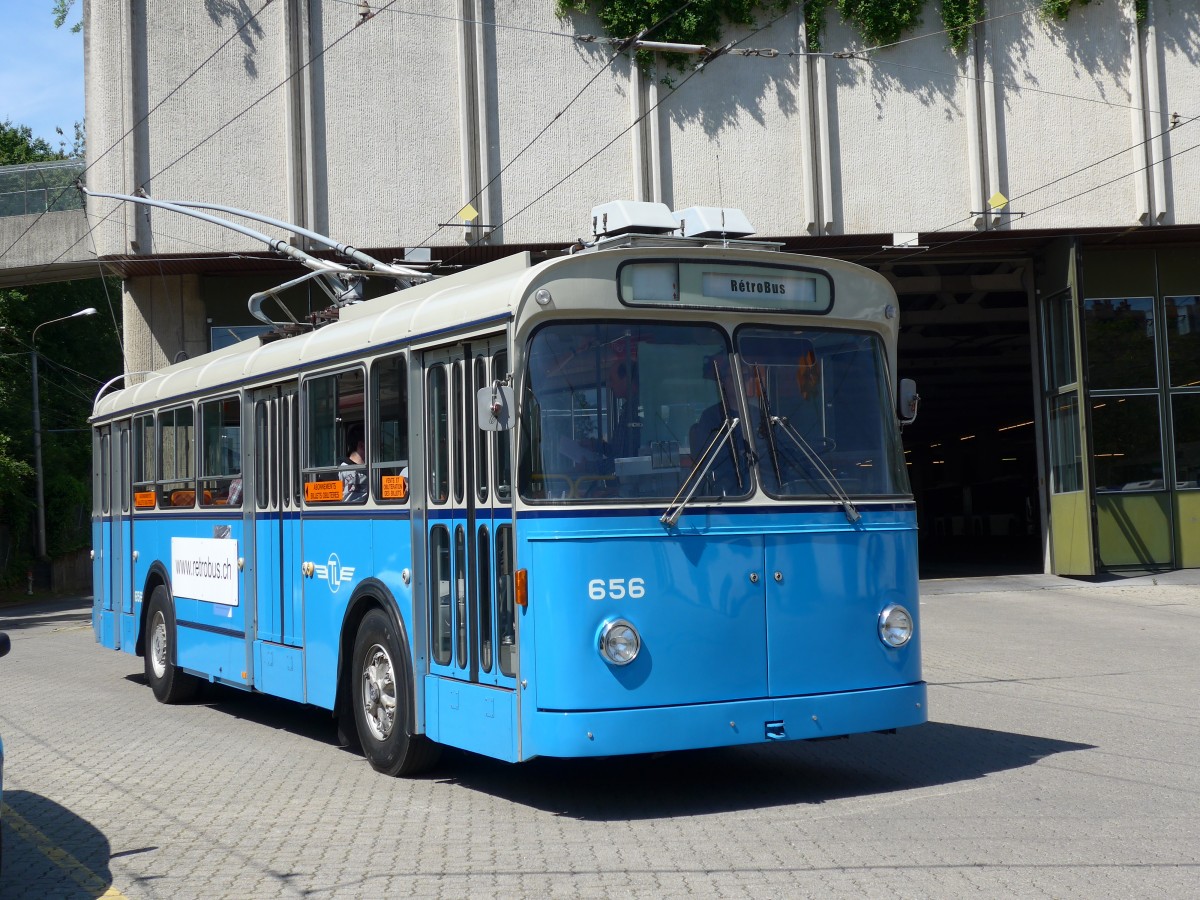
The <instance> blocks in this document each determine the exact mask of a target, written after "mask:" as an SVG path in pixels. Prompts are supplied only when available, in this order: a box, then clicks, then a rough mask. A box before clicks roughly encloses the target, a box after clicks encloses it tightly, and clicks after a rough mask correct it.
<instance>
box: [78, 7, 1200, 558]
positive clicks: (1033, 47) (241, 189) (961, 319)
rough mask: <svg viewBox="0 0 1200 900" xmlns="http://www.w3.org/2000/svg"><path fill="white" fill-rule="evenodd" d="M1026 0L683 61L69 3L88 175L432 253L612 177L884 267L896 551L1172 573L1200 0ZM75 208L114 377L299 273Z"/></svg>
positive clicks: (576, 43)
mask: <svg viewBox="0 0 1200 900" xmlns="http://www.w3.org/2000/svg"><path fill="white" fill-rule="evenodd" d="M1039 6H1040V4H1038V3H1030V2H1029V0H988V2H987V4H986V20H985V21H984V22H982V23H980V24H978V25H976V26H975V27H974V29H973V34H972V36H971V39H970V42H969V46H968V48H967V49H966V51H965V52H964V53H961V54H960V53H955V52H954V51H952V50H951V49H950V48H949V46H948V42H947V39H946V35H945V34H944V33H943V32H942V31H941V30H940V29H941V22H940V18H939V17H938V15H937V11H938V0H930V2H929V3H928V4H927V7H926V10H925V13H924V24H923V25H922V26H920V27H919V28H918V29H917V30H916V31H915V32H913V33H910V34H907V35H905V37H904V39H903V40H902V41H901V42H900V43H899V44H897V45H894V46H890V47H886V48H870V47H866V46H864V45H863V40H862V38H861V37H860V36H859V34H858V32H857V31H856V30H855V29H853V28H851V27H850V26H848V25H846V24H845V23H843V22H841V21H840V20H839V19H838V16H837V14H836V12H835V11H834V10H832V9H831V10H830V11H829V12H828V13H827V22H826V28H825V30H824V34H823V35H822V37H821V41H822V46H823V51H822V52H821V53H809V52H806V51H805V49H804V48H805V47H806V46H807V35H806V33H805V24H804V20H803V16H802V14H801V12H800V10H799V9H798V8H793V9H792V10H791V11H790V12H788V13H786V14H784V15H782V16H780V17H779V18H777V19H775V20H773V21H767V20H766V19H764V20H763V21H762V22H761V23H760V26H761V27H758V28H754V29H741V30H737V29H734V30H730V31H729V33H728V34H727V36H726V37H727V39H728V40H730V41H736V42H737V43H736V44H734V46H732V47H729V48H728V50H727V51H726V52H724V53H721V54H719V55H716V56H715V57H714V58H712V59H709V60H707V61H706V62H705V63H704V64H703V65H702V66H700V67H698V68H696V67H691V66H690V65H689V67H686V68H684V69H682V70H681V69H676V68H672V67H671V66H669V65H668V63H667V60H666V59H664V58H661V57H660V58H657V59H655V60H654V61H653V63H652V64H651V65H650V66H649V67H646V68H641V67H639V66H638V65H637V64H636V63H635V62H634V60H633V58H632V57H631V56H630V54H629V53H623V52H619V49H618V48H615V47H614V46H613V45H612V44H610V43H606V42H604V41H600V40H595V39H589V36H594V35H598V34H601V28H600V25H599V23H598V22H597V21H596V20H594V19H591V18H589V17H587V16H583V15H580V16H575V17H572V18H570V19H567V20H562V19H559V18H557V17H556V16H555V14H554V3H553V0H538V2H525V0H522V2H517V0H452V2H451V0H444V2H435V0H417V2H404V3H381V2H376V3H371V4H369V5H367V4H360V3H355V2H347V0H273V2H265V3H261V2H254V3H250V2H241V0H237V2H234V0H206V2H204V3H203V4H150V3H148V2H147V0H121V2H105V3H100V2H87V3H86V4H85V17H84V21H85V28H86V38H87V40H86V53H87V62H86V65H87V69H86V72H87V128H88V171H87V175H86V180H87V183H88V185H89V187H90V188H91V189H93V190H97V191H104V192H114V193H126V194H129V193H134V192H136V191H139V190H140V191H145V192H147V193H148V194H149V195H151V196H153V197H156V198H159V199H166V200H179V199H185V200H193V201H204V202H210V203H219V204H226V205H230V206H236V207H242V208H246V209H253V210H255V211H257V212H261V213H265V214H267V215H270V216H274V217H276V218H279V219H284V220H287V221H290V222H294V223H296V224H298V225H301V226H304V227H307V228H310V229H313V230H316V231H318V232H322V233H325V234H330V235H332V236H334V237H336V238H338V239H339V240H343V241H346V242H348V243H352V244H354V245H355V246H358V247H362V248H364V249H368V250H369V251H370V252H372V253H373V254H374V255H376V256H379V257H382V258H385V259H391V258H403V257H404V256H405V253H406V250H407V249H408V248H429V249H430V253H431V255H432V257H433V258H434V259H440V260H443V261H444V262H445V263H447V264H448V265H452V266H457V265H470V264H472V263H475V262H479V261H482V260H485V259H491V258H495V257H497V256H501V255H505V254H506V253H509V252H512V251H513V250H514V249H515V248H527V247H535V248H540V249H546V250H557V249H559V248H561V247H563V246H564V245H566V244H568V243H570V242H572V241H573V240H574V239H576V238H578V237H581V236H582V237H585V238H586V237H589V236H590V221H589V211H590V209H591V207H592V206H593V205H595V204H598V203H601V202H604V201H606V200H610V199H617V198H621V199H637V200H654V201H661V202H664V203H666V204H667V205H668V206H670V207H672V208H674V209H681V208H684V207H687V206H690V205H710V206H712V205H727V206H736V207H739V208H741V209H743V210H744V211H745V212H746V213H747V215H748V216H749V218H750V220H751V221H752V222H753V223H754V225H755V226H756V227H757V230H758V234H759V235H760V236H763V237H768V238H772V239H777V240H781V241H783V242H784V243H785V245H786V246H787V248H788V249H802V250H804V251H805V252H813V253H823V254H828V255H833V256H838V257H841V258H846V259H850V260H853V261H857V262H861V263H862V264H864V265H868V266H871V267H873V268H876V269H878V270H880V271H881V272H883V273H884V274H885V275H887V277H889V279H891V281H892V283H893V284H894V286H895V287H896V289H897V292H898V294H899V296H900V300H901V318H902V323H903V332H902V338H901V368H902V370H904V371H903V374H905V375H909V376H912V377H915V378H917V379H918V383H919V384H920V386H921V391H922V395H923V398H924V407H923V411H922V417H921V419H919V420H918V422H917V423H916V424H915V425H913V426H912V427H911V428H910V429H909V430H908V431H907V432H906V435H905V439H906V447H907V449H908V451H909V460H910V472H911V474H912V480H913V483H914V487H915V490H916V492H917V496H918V502H919V506H920V509H921V513H920V515H921V524H922V550H923V554H925V558H928V559H939V558H940V559H941V561H942V562H943V563H944V564H946V565H947V567H948V568H954V567H955V566H958V565H968V566H969V565H972V564H980V565H987V564H992V563H996V562H997V561H999V560H1006V561H1010V562H1012V561H1016V564H1017V565H1019V566H1026V567H1028V568H1030V569H1043V568H1044V569H1046V570H1048V571H1053V572H1058V573H1060V574H1090V573H1092V572H1095V571H1097V570H1099V569H1105V568H1121V567H1125V566H1150V567H1162V568H1171V567H1183V566H1200V549H1197V548H1200V488H1198V484H1200V434H1197V429H1198V427H1200V426H1198V425H1197V423H1198V422H1200V373H1196V372H1194V371H1193V368H1192V367H1191V366H1190V364H1189V363H1188V362H1187V360H1189V359H1200V346H1198V345H1197V341H1198V340H1200V338H1197V335H1200V309H1198V308H1197V299H1198V298H1200V266H1197V265H1196V263H1195V259H1196V258H1197V251H1198V250H1200V230H1198V229H1197V226H1198V225H1200V192H1197V191H1196V190H1195V186H1196V185H1197V184H1200V153H1193V152H1191V151H1193V150H1195V149H1196V148H1197V147H1198V146H1200V78H1197V66H1198V62H1200V9H1197V7H1196V6H1195V5H1194V4H1191V3H1185V2H1182V0H1148V2H1147V3H1146V4H1145V7H1144V17H1143V18H1142V20H1141V21H1139V20H1138V16H1137V11H1136V10H1135V5H1134V4H1133V3H1131V2H1125V0H1105V2H1102V3H1092V4H1089V5H1087V6H1076V7H1075V8H1073V9H1072V11H1071V13H1070V16H1069V18H1068V19H1067V21H1066V22H1063V23H1058V22H1052V21H1048V20H1046V19H1045V18H1044V17H1042V16H1041V15H1040V14H1039ZM693 59H698V58H693ZM997 194H1002V195H1003V196H1004V198H1006V200H1007V202H1006V203H1005V204H1003V205H1001V204H1000V201H999V199H998V198H997V199H993V198H995V195H997ZM467 203H471V204H473V205H474V207H475V208H476V209H477V210H478V211H479V213H480V215H479V217H478V218H477V219H475V220H474V221H473V223H472V224H469V225H464V222H463V220H462V219H459V218H457V215H458V212H459V210H460V209H461V208H462V207H464V205H465V204H467ZM87 224H88V228H89V229H90V235H89V239H90V240H94V243H95V247H96V252H97V253H98V255H99V256H100V257H101V259H102V260H103V261H104V262H105V264H106V265H108V266H109V267H110V268H111V269H112V270H113V271H115V272H117V273H119V274H120V275H122V276H123V277H124V279H125V280H124V284H125V288H124V312H125V323H126V337H127V340H126V347H127V360H126V362H127V367H128V369H130V370H143V369H154V368H158V367H160V366H162V365H164V364H166V363H168V362H170V361H172V360H174V359H176V358H179V356H180V354H182V353H186V354H195V353H199V352H204V351H205V350H208V349H210V348H211V347H213V346H217V345H219V343H220V342H222V341H224V340H227V339H228V337H226V336H227V335H237V334H240V333H242V332H240V331H239V329H242V328H245V327H246V326H249V325H252V324H254V323H253V320H252V319H251V318H250V317H249V314H248V313H247V311H246V309H245V306H244V302H243V301H244V298H245V297H247V296H248V295H249V294H250V293H251V292H252V291H254V290H257V289H261V288H262V287H266V286H269V285H272V284H276V283H279V282H281V281H284V280H286V279H287V277H289V275H288V273H289V272H293V271H294V270H293V269H291V268H289V265H288V264H283V263H281V262H280V261H278V260H276V259H274V258H271V257H270V256H269V255H267V254H265V253H264V252H263V251H264V248H263V247H262V245H260V244H257V243H255V242H254V241H252V240H250V239H247V238H244V237H242V236H241V235H238V234H235V233H233V232H230V231H224V230H221V229H218V228H215V227H213V226H211V225H209V224H207V223H204V222H201V221H197V220H194V219H189V218H184V217H180V216H178V215H175V214H173V213H170V212H166V211H162V210H150V209H147V208H145V207H137V206H133V205H131V204H123V203H119V202H115V201H110V200H104V199H95V198H94V199H92V200H91V201H90V202H89V204H88V209H87ZM897 233H909V234H915V235H916V238H915V240H910V241H908V243H909V244H912V246H902V245H901V243H898V241H897V238H895V237H894V235H896V234H897ZM278 236H281V237H283V236H285V235H282V234H280V235H278ZM294 243H296V244H297V245H299V246H307V245H306V243H305V241H304V240H303V239H302V238H296V239H295V241H294ZM303 302H305V301H304V300H303V298H302V299H301V303H302V304H303ZM314 302H315V301H314ZM321 305H323V304H321ZM1131 357H1136V358H1137V359H1138V360H1140V362H1139V364H1138V365H1137V366H1132V365H1131V364H1128V360H1129V359H1130V358H1131ZM1118 407H1120V408H1122V409H1123V410H1132V409H1134V408H1136V410H1137V413H1136V415H1133V414H1129V415H1122V416H1119V417H1115V418H1114V417H1112V416H1111V415H1110V413H1112V411H1113V410H1114V409H1116V408H1118ZM1104 410H1108V412H1103V411H1104ZM1133 435H1137V436H1138V437H1136V439H1135V438H1134V437H1132V436H1133ZM1114 461H1120V465H1117V464H1116V463H1115V462H1114Z"/></svg>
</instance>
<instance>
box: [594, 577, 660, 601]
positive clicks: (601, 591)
mask: <svg viewBox="0 0 1200 900" xmlns="http://www.w3.org/2000/svg"><path fill="white" fill-rule="evenodd" d="M645 596H646V579H644V578H630V579H628V580H626V579H624V578H610V579H608V580H607V581H605V580H604V579H603V578H593V579H592V580H591V581H589V582H588V599H589V600H624V599H625V598H626V597H628V598H629V599H630V600H640V599H642V598H643V597H645Z"/></svg>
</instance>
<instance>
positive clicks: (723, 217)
mask: <svg viewBox="0 0 1200 900" xmlns="http://www.w3.org/2000/svg"><path fill="white" fill-rule="evenodd" d="M671 218H673V219H674V220H675V222H676V225H677V226H680V223H682V225H681V226H680V227H681V233H682V234H683V236H684V237H702V238H719V237H726V238H743V237H747V236H749V235H752V234H754V226H753V225H751V224H750V220H749V219H747V218H746V214H745V213H744V212H742V211H741V210H740V209H732V208H731V207H728V206H689V207H688V208H687V209H677V210H675V212H673V213H671Z"/></svg>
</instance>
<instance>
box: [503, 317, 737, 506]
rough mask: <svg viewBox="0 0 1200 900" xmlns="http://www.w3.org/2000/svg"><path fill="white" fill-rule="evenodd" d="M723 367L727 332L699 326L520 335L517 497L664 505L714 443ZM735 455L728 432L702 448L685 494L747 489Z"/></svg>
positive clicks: (729, 406)
mask: <svg viewBox="0 0 1200 900" xmlns="http://www.w3.org/2000/svg"><path fill="white" fill-rule="evenodd" d="M729 371H730V362H729V345H728V341H727V338H726V336H725V334H724V332H722V331H720V330H719V329H717V328H714V327H711V326H707V325H673V324H665V323H661V322H633V323H631V322H628V321H627V322H560V323H554V324H551V325H547V326H545V327H544V328H542V329H540V330H539V331H538V332H537V333H536V334H535V335H534V336H533V338H532V340H531V341H530V345H529V371H528V377H527V378H526V380H525V386H524V396H523V398H522V402H521V424H522V428H521V450H520V466H519V479H520V482H519V487H520V492H521V496H522V497H524V498H525V499H526V500H572V499H574V500H580V501H588V500H593V499H604V498H613V499H626V498H629V499H643V500H645V499H653V500H664V501H666V500H670V499H671V498H673V497H674V496H675V495H676V493H677V492H678V491H679V488H680V486H681V485H682V484H683V483H684V481H685V480H686V479H687V478H688V476H689V475H690V474H691V472H692V469H693V468H694V467H695V466H696V463H697V461H698V460H700V459H701V457H702V456H703V455H704V451H705V449H706V448H707V447H709V445H710V444H714V445H715V443H716V442H715V441H713V440H711V436H712V433H713V432H714V431H718V430H719V429H720V426H721V425H723V424H724V423H726V422H727V421H728V419H729V418H730V417H736V416H738V415H739V413H738V411H737V410H738V403H737V401H736V393H735V392H734V391H733V388H732V385H731V383H730V379H729V378H728V372H729ZM719 383H720V384H723V385H724V387H725V388H726V391H727V393H726V398H725V401H724V403H723V402H722V392H721V390H720V389H719V388H718V384H719ZM739 430H740V429H739ZM743 451H744V444H743V443H742V442H741V439H740V437H739V438H738V439H737V440H727V441H725V443H724V445H723V446H722V447H720V449H719V451H718V450H717V449H716V448H715V446H714V449H713V451H712V452H711V453H710V454H709V455H710V456H712V457H714V459H713V462H712V465H710V466H708V467H707V471H706V472H705V475H704V478H703V479H701V480H700V481H701V483H700V484H699V486H698V488H697V490H696V493H695V497H696V498H704V499H709V500H712V499H717V498H720V497H736V496H745V495H747V494H749V492H750V488H751V477H750V474H749V470H748V467H747V464H746V462H745V457H744V452H743ZM707 461H708V460H707V459H706V460H705V462H707ZM689 489H690V486H689Z"/></svg>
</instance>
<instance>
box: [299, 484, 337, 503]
mask: <svg viewBox="0 0 1200 900" xmlns="http://www.w3.org/2000/svg"><path fill="white" fill-rule="evenodd" d="M304 499H305V500H307V501H308V502H309V503H328V502H330V501H331V500H341V499H342V482H341V480H340V479H339V480H338V481H308V482H305V484H304Z"/></svg>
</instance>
